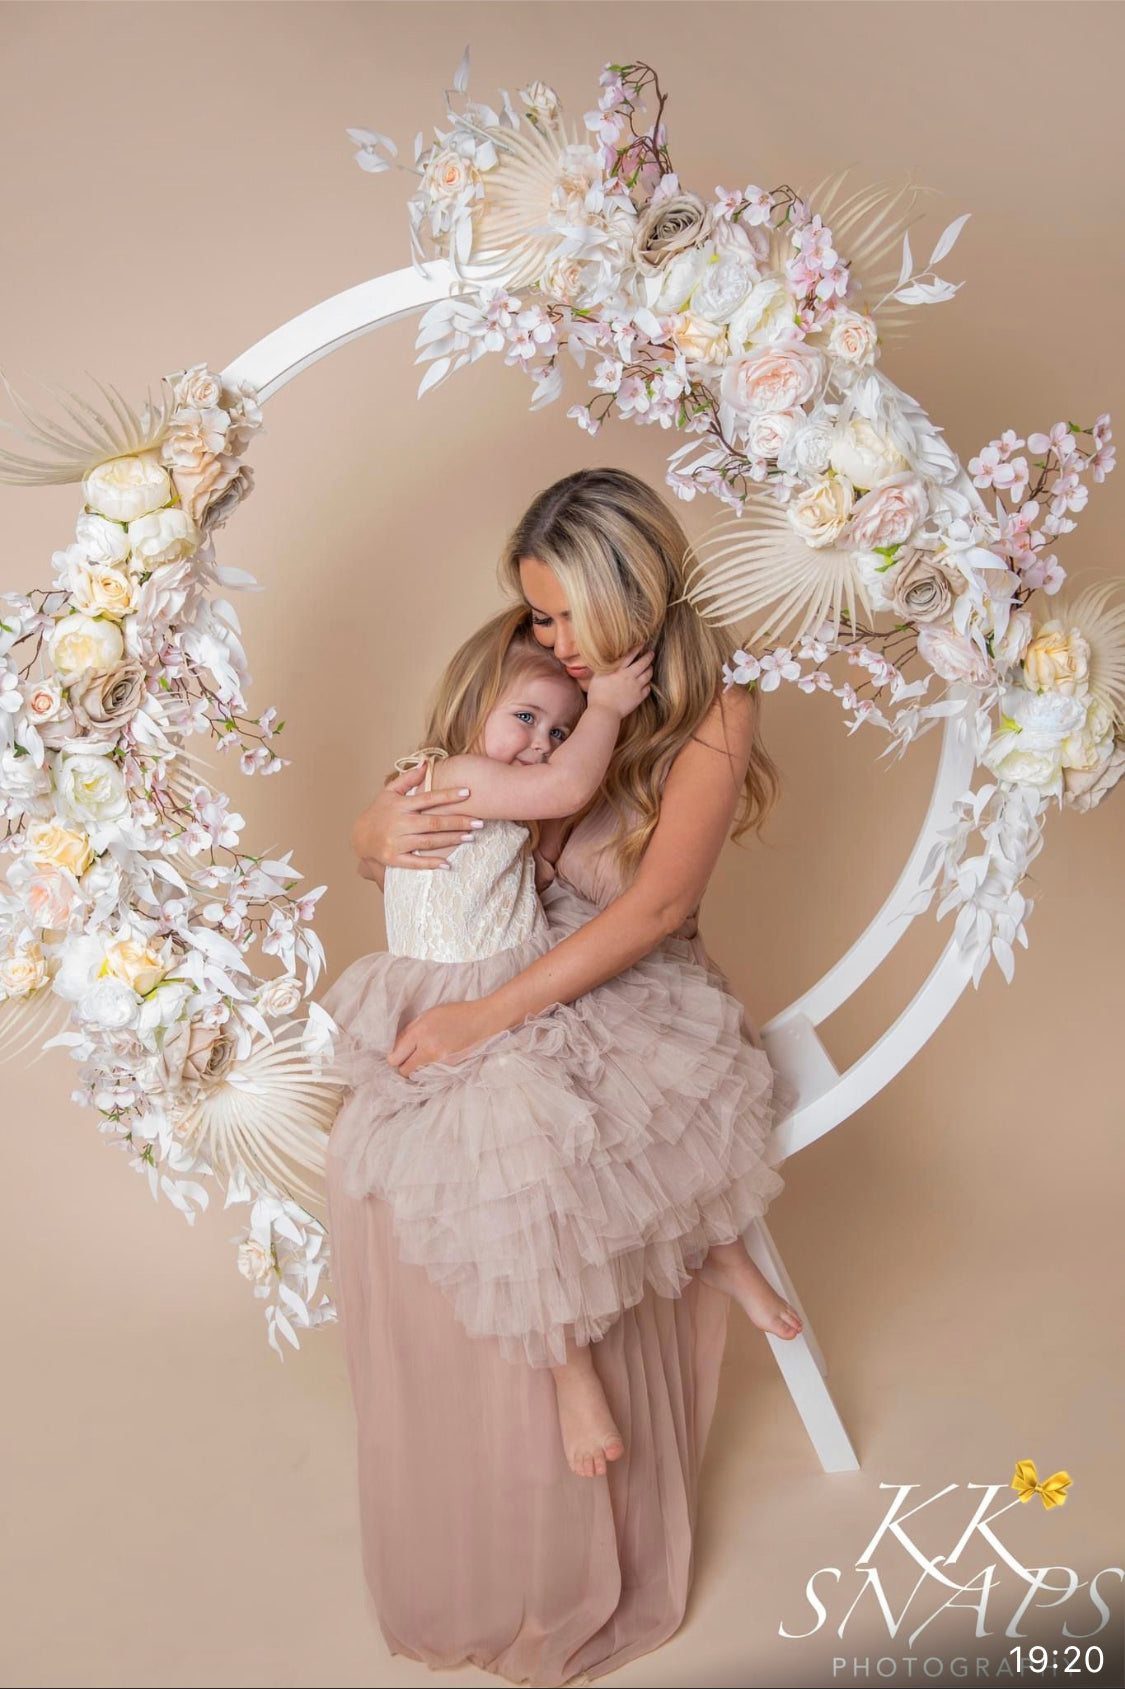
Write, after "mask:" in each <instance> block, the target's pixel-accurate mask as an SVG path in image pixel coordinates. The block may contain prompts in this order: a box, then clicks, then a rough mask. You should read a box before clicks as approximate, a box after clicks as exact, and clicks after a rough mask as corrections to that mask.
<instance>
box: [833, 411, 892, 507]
mask: <svg viewBox="0 0 1125 1689" xmlns="http://www.w3.org/2000/svg"><path fill="white" fill-rule="evenodd" d="M828 461H829V462H830V463H831V465H832V467H833V469H835V470H836V471H837V472H838V473H839V474H840V475H846V476H847V478H848V480H849V481H850V482H851V484H852V486H853V487H862V488H863V489H864V490H866V489H867V488H869V487H874V486H877V485H878V484H879V482H880V481H885V480H887V479H888V477H889V476H891V475H898V474H900V473H901V472H902V471H903V470H904V469H908V468H909V467H910V466H909V464H908V463H907V461H906V459H905V458H904V457H903V455H902V453H901V452H900V451H898V450H897V449H896V448H895V447H894V446H893V445H892V444H891V442H890V440H888V439H887V437H886V435H885V434H880V432H879V430H878V429H877V428H875V427H873V426H872V424H871V423H870V422H868V420H867V418H866V417H865V416H853V417H852V418H851V419H850V421H848V422H845V423H844V424H843V425H842V427H840V428H838V429H837V430H836V433H835V435H834V437H833V440H832V449H831V451H830V453H829V458H828Z"/></svg>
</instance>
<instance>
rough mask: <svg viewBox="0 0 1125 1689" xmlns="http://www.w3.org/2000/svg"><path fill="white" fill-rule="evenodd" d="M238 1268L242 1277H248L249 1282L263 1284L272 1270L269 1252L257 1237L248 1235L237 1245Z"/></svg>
mask: <svg viewBox="0 0 1125 1689" xmlns="http://www.w3.org/2000/svg"><path fill="white" fill-rule="evenodd" d="M238 1270H239V1272H240V1273H241V1274H242V1276H243V1278H245V1279H249V1280H250V1282H251V1284H263V1283H264V1282H265V1280H266V1279H268V1278H269V1276H270V1274H271V1273H272V1271H273V1262H272V1261H271V1259H270V1252H269V1250H267V1249H266V1248H265V1246H264V1245H263V1244H261V1243H259V1242H258V1240H257V1238H253V1237H249V1238H247V1239H246V1241H245V1242H244V1243H240V1244H239V1246H238Z"/></svg>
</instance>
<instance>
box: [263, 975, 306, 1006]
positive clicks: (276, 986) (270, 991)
mask: <svg viewBox="0 0 1125 1689" xmlns="http://www.w3.org/2000/svg"><path fill="white" fill-rule="evenodd" d="M300 1001H301V982H300V980H299V979H298V978H297V976H296V975H295V974H281V975H280V976H279V977H278V978H277V979H271V980H268V981H267V983H266V984H265V985H263V987H262V989H261V990H260V991H259V993H258V1007H259V1009H261V1011H262V1013H263V1014H264V1015H274V1016H277V1015H288V1014H292V1012H293V1010H294V1009H295V1008H296V1007H297V1006H298V1004H299V1003H300Z"/></svg>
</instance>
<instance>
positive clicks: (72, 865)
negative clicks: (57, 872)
mask: <svg viewBox="0 0 1125 1689" xmlns="http://www.w3.org/2000/svg"><path fill="white" fill-rule="evenodd" d="M24 852H25V854H26V855H27V856H28V857H29V859H30V860H31V861H32V862H38V863H41V864H42V865H43V866H44V867H51V868H69V869H70V871H71V873H72V874H74V875H75V876H77V875H79V874H84V873H85V872H86V869H87V868H88V867H89V866H90V864H91V862H92V861H93V860H94V849H93V846H92V845H91V843H90V841H89V839H88V838H87V837H86V834H85V833H80V832H77V831H76V830H75V829H74V828H72V827H63V826H62V825H61V824H60V823H59V822H58V821H29V822H28V825H27V831H26V833H25V836H24Z"/></svg>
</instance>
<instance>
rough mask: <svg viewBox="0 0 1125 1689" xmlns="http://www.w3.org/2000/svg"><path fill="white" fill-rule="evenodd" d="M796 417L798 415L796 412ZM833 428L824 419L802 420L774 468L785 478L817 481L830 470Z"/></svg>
mask: <svg viewBox="0 0 1125 1689" xmlns="http://www.w3.org/2000/svg"><path fill="white" fill-rule="evenodd" d="M796 414H797V416H798V417H801V412H800V411H798V412H797V413H796ZM834 438H835V428H834V425H833V424H832V423H831V422H829V421H828V419H827V418H826V417H823V416H819V417H818V416H811V417H808V418H803V419H802V420H801V421H800V423H799V425H798V427H796V428H795V429H794V430H793V433H792V434H791V435H790V436H789V439H788V440H787V441H786V442H785V444H784V446H783V447H782V448H781V450H780V452H779V453H778V455H777V466H778V468H779V469H783V470H784V471H785V473H786V474H787V475H800V476H802V477H804V478H806V479H808V480H817V479H818V478H819V477H820V476H821V475H823V474H824V473H825V471H826V470H827V469H828V468H829V466H830V460H831V452H832V441H833V440H834Z"/></svg>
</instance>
